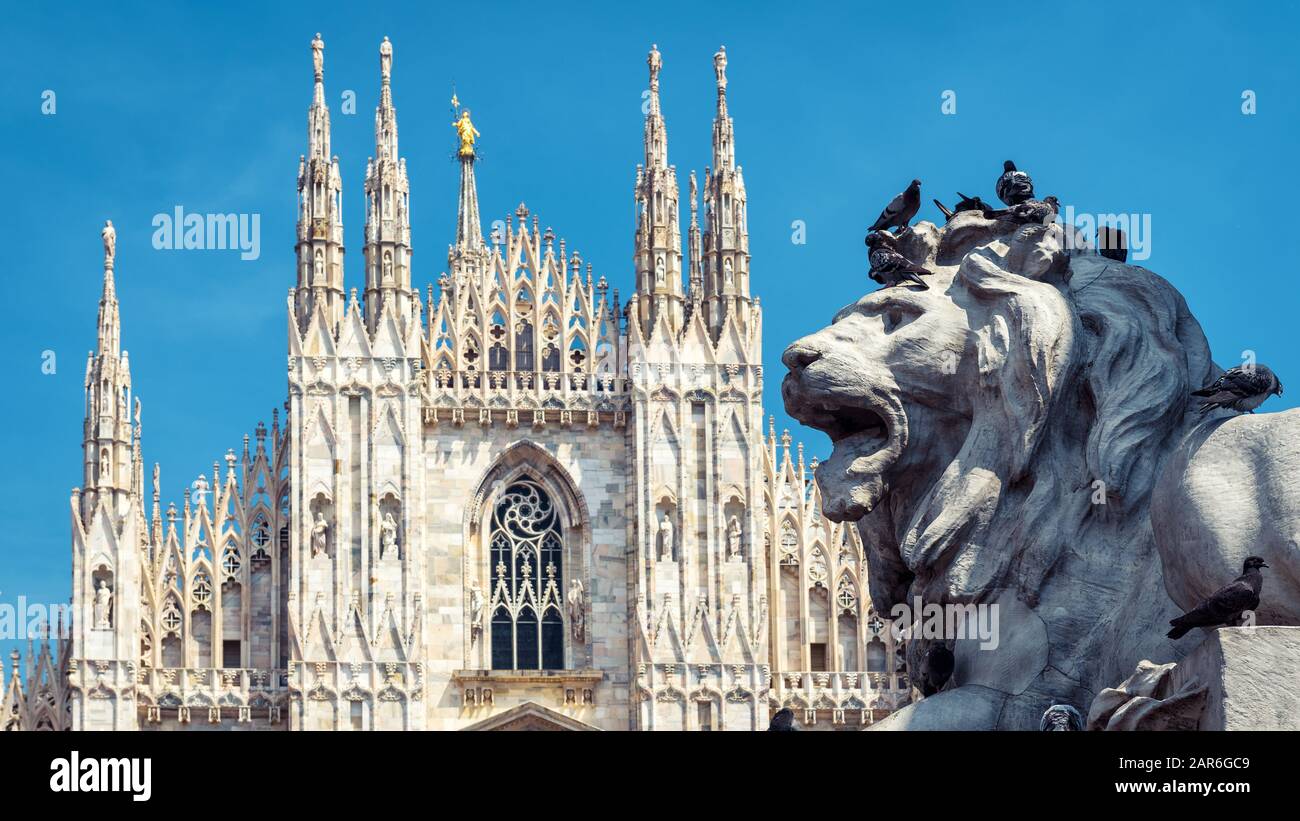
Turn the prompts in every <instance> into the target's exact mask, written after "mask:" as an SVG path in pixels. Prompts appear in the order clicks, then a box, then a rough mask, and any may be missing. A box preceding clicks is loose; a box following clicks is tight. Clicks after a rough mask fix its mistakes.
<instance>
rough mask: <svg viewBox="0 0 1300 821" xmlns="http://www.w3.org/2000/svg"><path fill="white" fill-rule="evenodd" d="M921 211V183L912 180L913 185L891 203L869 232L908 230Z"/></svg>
mask: <svg viewBox="0 0 1300 821" xmlns="http://www.w3.org/2000/svg"><path fill="white" fill-rule="evenodd" d="M920 210H921V181H920V180H912V184H911V185H909V186H907V188H906V189H905V190H904V191H903V192H902V193H900V194H899V195H898V196H897V197H894V198H893V199H892V200H890V201H889V205H886V206H885V210H884V211H881V212H880V216H878V217H876V221H875V222H873V223H872V224H871V227H870V228H868V229H867V230H868V231H884V230H887V229H889V228H900V229H903V228H907V224H908V223H909V222H911V221H912V217H915V216H916V212H917V211H920Z"/></svg>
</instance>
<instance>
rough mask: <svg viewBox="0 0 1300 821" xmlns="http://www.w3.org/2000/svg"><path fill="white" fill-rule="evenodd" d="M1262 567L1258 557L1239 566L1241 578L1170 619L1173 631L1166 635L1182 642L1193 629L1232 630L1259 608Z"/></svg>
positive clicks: (1253, 557)
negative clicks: (1242, 615)
mask: <svg viewBox="0 0 1300 821" xmlns="http://www.w3.org/2000/svg"><path fill="white" fill-rule="evenodd" d="M1261 567H1268V565H1266V564H1264V560H1263V559H1261V558H1260V557H1258V556H1251V557H1250V558H1248V559H1246V561H1245V562H1243V563H1242V566H1241V575H1240V576H1238V577H1237V578H1236V579H1233V581H1232V584H1229V585H1225V586H1224V587H1220V588H1219V589H1218V590H1216V591H1214V595H1212V596H1210V597H1209V598H1208V599H1206V600H1205V601H1203V602H1201V603H1200V604H1198V605H1196V607H1194V608H1192V609H1191V610H1189V611H1188V612H1186V613H1184V614H1183V615H1181V616H1179V617H1178V618H1176V619H1170V620H1169V623H1170V624H1171V625H1173V629H1172V630H1170V631H1169V633H1168V634H1167V635H1168V636H1169V638H1171V639H1181V638H1182V637H1183V636H1185V635H1186V634H1187V632H1188V631H1189V630H1191V629H1192V628H1193V627H1220V626H1224V625H1226V626H1229V627H1232V626H1235V625H1237V624H1239V623H1240V622H1241V614H1242V613H1243V612H1245V611H1247V610H1256V609H1258V608H1259V591H1260V589H1261V588H1262V587H1263V586H1264V574H1262V573H1260V572H1259V569H1260V568H1261Z"/></svg>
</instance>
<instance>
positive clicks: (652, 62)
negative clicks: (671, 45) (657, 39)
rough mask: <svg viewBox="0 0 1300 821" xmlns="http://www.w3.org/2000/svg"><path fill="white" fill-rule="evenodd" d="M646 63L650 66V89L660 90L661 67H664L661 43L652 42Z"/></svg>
mask: <svg viewBox="0 0 1300 821" xmlns="http://www.w3.org/2000/svg"><path fill="white" fill-rule="evenodd" d="M645 61H646V64H647V65H648V66H650V90H651V91H658V90H659V69H661V68H663V65H664V61H663V58H662V57H660V56H659V45H658V44H657V43H652V44H651V45H650V54H649V55H648V56H647V57H646V60H645Z"/></svg>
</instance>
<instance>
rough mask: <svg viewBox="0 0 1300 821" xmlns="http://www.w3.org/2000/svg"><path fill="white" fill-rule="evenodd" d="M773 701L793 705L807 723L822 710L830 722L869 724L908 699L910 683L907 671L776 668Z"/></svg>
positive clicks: (773, 682)
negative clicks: (780, 670)
mask: <svg viewBox="0 0 1300 821" xmlns="http://www.w3.org/2000/svg"><path fill="white" fill-rule="evenodd" d="M770 687H771V690H770V699H769V701H770V702H773V703H775V704H776V705H778V706H781V707H790V708H791V709H793V710H794V711H795V712H796V714H799V715H800V717H801V719H802V720H803V722H804V723H805V724H814V723H816V722H817V720H818V716H819V714H820V715H821V716H822V717H825V715H826V714H827V713H829V715H830V720H831V723H833V724H845V723H862V724H870V723H872V722H873V721H876V720H878V719H880V718H883V717H884V716H886V715H888V714H889V713H891V712H893V711H894V710H896V709H898V708H899V707H901V706H902V705H903V704H905V703H906V702H907V698H908V694H909V692H910V688H911V685H910V683H909V682H908V679H907V674H905V673H877V672H862V671H858V672H808V671H799V672H779V673H777V672H774V673H772V678H771V684H770Z"/></svg>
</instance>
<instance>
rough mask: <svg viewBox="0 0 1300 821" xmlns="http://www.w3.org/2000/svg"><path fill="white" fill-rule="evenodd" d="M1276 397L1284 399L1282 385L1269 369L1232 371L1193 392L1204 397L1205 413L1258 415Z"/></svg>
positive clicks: (1252, 367)
mask: <svg viewBox="0 0 1300 821" xmlns="http://www.w3.org/2000/svg"><path fill="white" fill-rule="evenodd" d="M1273 394H1277V395H1278V396H1281V395H1282V383H1281V381H1279V380H1278V378H1277V374H1275V373H1273V371H1272V370H1270V369H1269V367H1268V366H1267V365H1238V366H1237V367H1235V368H1229V369H1228V370H1226V371H1224V372H1223V373H1222V374H1220V375H1219V378H1218V379H1216V380H1214V382H1212V383H1210V384H1209V385H1206V386H1205V387H1204V388H1201V389H1200V390H1199V391H1192V396H1199V397H1201V400H1202V401H1201V413H1205V412H1206V411H1208V410H1211V409H1213V408H1230V409H1231V410H1235V411H1248V412H1250V413H1254V412H1255V408H1258V407H1259V406H1260V405H1262V404H1264V400H1266V399H1268V398H1269V397H1270V396H1272V395H1273Z"/></svg>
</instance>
